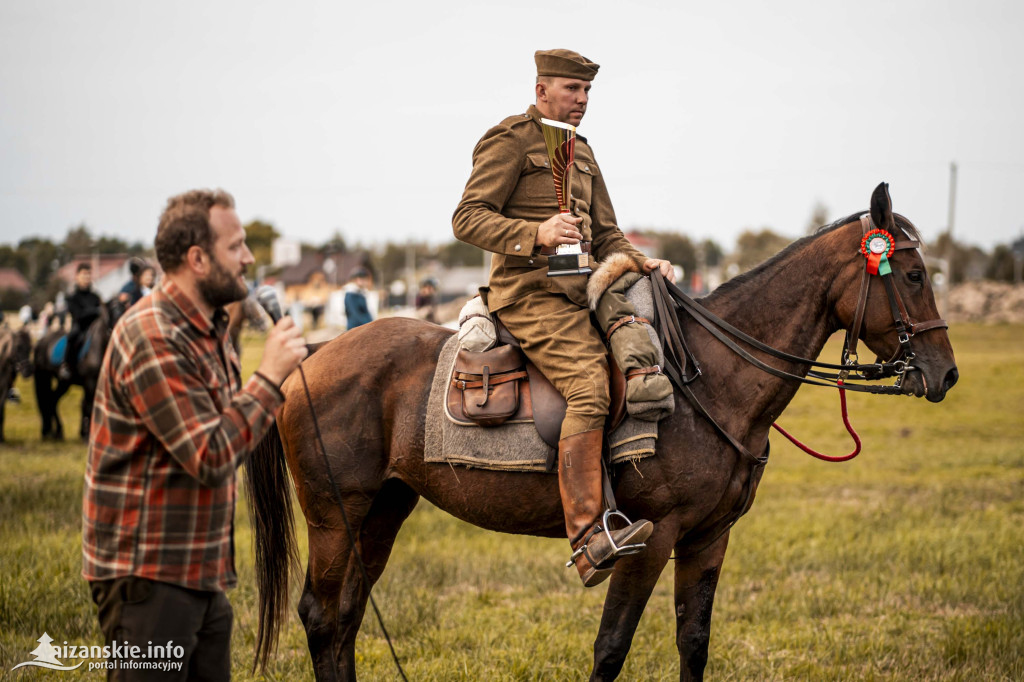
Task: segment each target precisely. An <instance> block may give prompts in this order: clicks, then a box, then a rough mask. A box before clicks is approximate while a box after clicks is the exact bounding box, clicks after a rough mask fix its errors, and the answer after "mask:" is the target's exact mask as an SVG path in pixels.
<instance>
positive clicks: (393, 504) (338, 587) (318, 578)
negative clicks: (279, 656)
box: [299, 480, 419, 680]
mask: <svg viewBox="0 0 1024 682" xmlns="http://www.w3.org/2000/svg"><path fill="white" fill-rule="evenodd" d="M418 500H419V496H418V495H417V494H416V493H414V492H413V491H412V490H411V489H409V488H408V486H406V485H405V484H404V483H401V482H400V481H395V480H392V481H388V482H387V483H385V484H384V486H383V487H382V488H381V490H380V492H378V493H377V495H376V496H375V497H374V498H373V501H372V503H371V504H370V505H369V509H368V510H367V509H366V503H365V502H362V501H358V502H352V503H346V505H345V510H346V513H347V515H348V521H349V524H350V526H351V527H352V529H353V531H354V532H355V533H357V534H358V536H359V549H360V554H361V556H362V559H363V563H364V564H365V567H366V573H367V576H368V577H369V580H370V584H369V585H368V586H367V585H366V582H365V581H364V579H363V574H362V570H361V569H360V567H359V563H358V562H357V560H356V557H355V554H354V553H353V552H352V543H351V541H350V540H349V536H348V532H347V531H346V530H345V527H344V524H343V521H342V520H341V515H340V514H337V515H336V519H332V521H331V525H330V526H326V525H320V526H313V525H310V526H309V566H308V568H307V570H306V584H305V587H304V589H303V591H302V599H301V600H300V601H299V615H300V616H301V618H302V623H303V625H304V626H305V628H306V639H307V642H308V644H309V653H310V656H311V657H312V659H313V667H314V670H315V672H316V677H317V679H318V680H354V679H355V642H356V635H357V634H358V632H359V625H360V623H361V622H362V619H363V614H364V612H365V610H366V602H367V599H368V597H369V592H370V589H371V588H372V587H373V585H374V584H375V583H376V582H377V579H378V578H380V575H381V573H383V572H384V567H385V566H386V565H387V560H388V557H389V556H390V554H391V548H392V546H393V545H394V541H395V536H397V535H398V530H399V529H400V528H401V527H402V523H403V522H404V521H405V519H406V518H408V516H409V514H410V513H411V512H412V510H413V507H415V506H416V502H417V501H418ZM335 520H336V523H335Z"/></svg>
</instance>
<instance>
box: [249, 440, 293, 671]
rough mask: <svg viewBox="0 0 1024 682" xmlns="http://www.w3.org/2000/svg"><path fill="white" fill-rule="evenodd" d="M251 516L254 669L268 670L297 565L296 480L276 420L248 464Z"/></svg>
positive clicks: (286, 608)
mask: <svg viewBox="0 0 1024 682" xmlns="http://www.w3.org/2000/svg"><path fill="white" fill-rule="evenodd" d="M245 483H246V490H247V491H248V502H249V517H250V519H251V523H252V526H253V530H254V532H255V536H256V539H255V547H256V551H255V554H256V556H255V559H256V587H257V590H258V592H259V623H260V625H259V632H258V634H257V636H256V654H255V656H254V658H253V671H254V672H255V670H256V667H257V666H259V668H260V669H261V670H265V669H266V667H267V663H268V662H269V660H270V656H271V654H272V653H273V652H274V650H275V649H276V648H277V639H278V635H279V634H280V631H281V625H282V623H283V622H284V619H285V617H286V615H287V610H288V573H289V569H290V568H291V567H292V566H295V567H298V565H299V555H298V550H297V548H296V544H295V526H294V524H293V521H292V497H291V485H290V483H289V480H288V467H287V465H286V463H285V457H284V447H283V446H282V444H281V434H280V432H279V431H278V428H277V422H276V421H275V422H274V423H273V424H272V425H271V427H270V430H269V431H267V435H265V436H264V437H263V440H261V441H260V442H259V444H258V445H257V446H256V449H255V450H254V451H253V453H252V456H251V457H249V461H248V463H247V464H246V476H245Z"/></svg>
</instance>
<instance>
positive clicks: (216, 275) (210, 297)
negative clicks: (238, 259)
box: [198, 258, 249, 308]
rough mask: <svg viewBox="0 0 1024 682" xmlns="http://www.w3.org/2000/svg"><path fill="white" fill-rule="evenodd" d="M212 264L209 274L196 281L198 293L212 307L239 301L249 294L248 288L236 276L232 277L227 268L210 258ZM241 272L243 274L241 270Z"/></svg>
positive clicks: (243, 271)
mask: <svg viewBox="0 0 1024 682" xmlns="http://www.w3.org/2000/svg"><path fill="white" fill-rule="evenodd" d="M210 264H211V266H212V268H211V270H210V274H209V275H207V276H206V278H205V279H201V280H199V282H198V287H199V295H200V296H202V297H203V298H204V299H205V300H206V302H207V303H208V304H209V305H210V306H211V307H213V308H220V307H222V306H225V305H227V304H228V303H234V302H235V301H241V300H242V299H243V298H245V297H246V296H248V295H249V290H248V289H246V288H245V285H244V284H242V283H241V282H240V281H238V277H232V276H231V273H230V272H228V270H227V268H225V267H224V266H222V265H221V264H220V263H219V262H217V259H216V258H210ZM241 274H245V270H242V273H241Z"/></svg>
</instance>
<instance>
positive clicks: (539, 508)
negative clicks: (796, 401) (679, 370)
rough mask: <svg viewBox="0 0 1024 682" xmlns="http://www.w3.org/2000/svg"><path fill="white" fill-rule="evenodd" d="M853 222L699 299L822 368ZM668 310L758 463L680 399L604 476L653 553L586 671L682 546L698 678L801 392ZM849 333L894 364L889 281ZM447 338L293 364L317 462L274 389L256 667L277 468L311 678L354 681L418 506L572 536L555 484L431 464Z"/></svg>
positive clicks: (908, 388)
mask: <svg viewBox="0 0 1024 682" xmlns="http://www.w3.org/2000/svg"><path fill="white" fill-rule="evenodd" d="M870 215H871V218H872V220H873V221H874V223H875V225H877V226H879V227H883V228H885V229H887V230H888V231H889V232H890V233H891V234H892V235H894V236H895V237H896V239H897V240H900V239H905V240H916V239H917V235H916V231H915V229H914V227H913V225H912V224H911V223H910V222H909V221H908V220H906V219H905V218H903V217H902V216H897V215H895V214H893V213H892V208H891V204H890V202H889V196H888V191H887V189H886V186H885V185H884V184H883V185H880V186H879V187H878V188H877V189H876V190H875V192H874V194H873V195H872V200H871V211H870ZM859 217H860V214H857V215H853V216H850V217H849V218H847V219H844V220H841V221H837V222H836V223H834V224H833V225H831V226H828V227H827V228H823V229H822V230H821V231H819V233H817V234H816V235H813V236H810V237H806V238H803V239H800V240H798V241H796V242H794V243H793V244H791V245H790V246H789V247H787V248H786V249H785V250H783V251H782V252H781V253H779V254H778V255H776V256H775V257H773V258H772V259H770V260H769V261H767V262H765V263H763V264H761V265H760V266H758V267H757V268H755V269H754V270H752V271H750V272H748V273H746V274H744V275H741V276H740V277H737V278H735V279H734V280H732V281H731V282H729V283H727V284H725V285H723V286H721V287H719V288H718V289H717V290H716V291H715V292H713V293H712V294H711V295H710V296H708V297H707V298H705V299H703V305H704V306H705V307H706V308H707V309H709V310H711V311H712V312H714V313H716V314H717V315H719V316H720V317H722V318H725V319H726V320H728V321H731V322H732V323H733V324H734V325H735V326H737V327H739V328H740V329H741V330H742V331H744V332H746V333H748V334H750V335H751V336H753V337H755V338H757V339H760V340H762V341H763V342H765V343H767V344H769V345H770V346H772V347H774V348H776V349H779V350H781V351H784V352H786V353H790V354H792V355H798V356H801V357H804V358H816V357H817V356H818V354H819V353H820V352H821V349H822V347H823V346H824V344H825V342H826V340H827V339H828V338H829V337H830V336H831V335H832V334H833V333H834V332H836V331H838V330H840V329H847V328H849V327H851V326H854V322H853V320H854V319H855V317H857V316H858V312H857V311H858V305H857V303H858V299H859V298H860V297H859V285H860V282H861V276H862V273H863V272H864V269H865V257H864V256H862V255H861V253H860V247H861V238H862V236H863V229H862V224H861V221H860V219H859ZM889 261H890V263H891V264H892V269H893V274H892V276H891V277H892V280H893V284H894V286H895V288H896V291H897V292H898V294H899V296H900V297H901V299H902V301H903V304H904V307H905V308H906V312H907V314H908V315H909V317H910V318H911V320H915V321H918V322H920V321H922V320H927V321H929V322H933V321H934V318H937V317H938V315H937V310H936V307H935V300H934V297H933V294H932V289H931V285H930V283H929V281H928V278H927V275H926V273H925V269H924V263H923V261H922V259H921V256H920V254H919V253H918V250H917V249H913V248H907V249H903V250H898V251H896V252H895V253H894V254H893V255H892V256H891V258H890V259H889ZM673 314H675V315H677V317H678V319H679V323H680V325H681V327H682V329H683V331H684V333H685V336H686V338H687V339H688V340H689V346H690V348H691V350H692V351H693V354H694V356H695V358H696V360H697V361H698V362H699V363H700V365H701V367H702V368H703V376H702V377H701V378H699V379H698V380H696V381H694V382H692V383H691V384H689V386H690V388H691V389H692V391H693V393H694V394H696V396H697V398H698V399H699V400H700V402H701V403H702V404H703V405H704V407H706V408H707V410H708V411H709V412H710V414H711V415H712V416H713V417H714V418H715V419H716V420H717V422H718V424H719V425H720V426H721V427H722V428H723V430H724V431H725V432H727V433H728V434H730V435H731V436H732V437H733V438H735V439H736V440H737V441H738V442H739V444H741V445H742V446H743V447H744V448H745V449H746V450H748V451H749V452H750V453H754V454H755V455H761V460H760V461H759V458H757V457H751V456H747V455H743V454H741V453H740V452H739V450H738V449H737V448H735V447H733V446H732V445H730V444H729V442H728V441H726V440H725V439H723V437H722V436H721V435H720V433H719V432H718V431H717V430H716V429H715V428H714V427H713V426H712V425H711V424H710V422H709V421H708V420H706V419H705V418H703V417H702V416H700V415H699V414H698V413H697V412H695V410H694V408H693V407H692V405H691V403H689V402H687V401H686V400H685V399H684V398H683V397H682V396H681V395H680V394H679V393H678V392H677V393H676V409H675V413H674V414H673V415H672V416H671V417H669V418H668V419H665V420H664V421H662V422H661V424H660V434H659V438H658V445H657V454H656V456H654V457H651V458H648V459H644V460H641V461H639V462H636V464H635V466H634V465H633V464H632V463H630V464H629V465H628V466H627V465H625V464H623V465H619V466H618V467H616V468H615V469H616V470H615V472H614V473H615V477H614V478H615V483H614V485H615V495H616V498H617V500H618V504H619V507H620V509H622V510H623V511H624V512H625V513H626V514H627V515H628V516H629V517H631V518H646V519H650V520H652V521H654V522H655V530H654V533H653V535H652V536H651V538H650V539H649V540H648V542H647V549H646V550H645V551H644V552H642V553H640V554H636V555H633V556H627V557H625V558H623V559H621V560H619V562H618V563H617V564H616V565H615V570H614V573H613V574H612V577H611V579H610V584H609V587H608V591H607V594H606V597H605V607H604V613H603V617H602V620H601V626H600V630H599V632H598V634H597V638H596V640H595V642H594V664H593V670H592V673H591V679H592V680H608V679H614V678H615V677H616V676H617V675H618V674H619V671H620V670H621V668H622V665H623V663H624V661H625V659H626V655H627V653H628V651H629V648H630V644H631V642H632V638H633V634H634V631H635V630H636V626H637V624H638V622H639V620H640V616H641V614H642V613H643V611H644V608H645V606H646V604H647V601H648V599H649V598H650V595H651V593H652V591H653V589H654V586H655V584H656V582H657V580H658V577H659V576H660V574H661V572H662V570H663V569H664V567H665V565H666V563H667V562H668V559H669V557H670V556H672V555H673V553H674V559H675V561H674V570H675V614H676V647H677V649H678V652H679V657H680V678H681V679H684V680H690V679H701V678H702V677H703V671H704V667H705V664H706V661H707V655H708V639H709V636H710V625H711V611H712V604H713V602H714V595H715V590H716V587H717V583H718V576H719V571H720V569H721V566H722V561H723V558H724V556H725V550H726V545H727V544H728V541H729V532H728V529H729V528H730V527H731V525H732V524H733V523H734V522H735V521H736V519H737V518H738V517H739V515H741V514H742V513H743V512H745V511H746V510H747V509H748V508H749V507H750V505H751V504H752V503H753V498H754V493H755V491H756V488H757V484H758V481H759V480H760V478H761V473H762V472H763V458H766V457H767V450H768V432H769V428H770V426H771V424H772V422H774V421H775V419H776V418H777V417H778V416H779V415H780V414H781V413H782V411H783V409H784V408H785V407H786V406H787V405H788V404H789V402H790V401H791V400H792V398H793V396H794V395H795V394H796V391H797V388H798V387H799V383H798V382H796V381H793V380H790V379H786V378H782V377H778V376H774V375H771V374H766V373H763V372H762V371H761V370H759V369H757V368H755V367H754V366H752V365H751V364H748V363H747V362H746V361H745V360H743V359H741V358H740V357H739V356H737V355H736V354H734V352H733V351H731V350H730V349H728V348H727V347H726V346H724V345H722V344H721V343H720V342H718V341H717V340H716V339H714V338H713V337H712V336H711V335H710V333H709V332H708V331H706V330H705V329H704V328H703V327H701V326H699V325H698V324H697V323H696V322H695V321H694V320H693V319H692V318H691V317H689V316H688V315H684V314H681V313H673ZM920 329H922V330H924V329H927V330H928V331H927V333H924V332H923V331H922V333H921V334H920V335H918V336H915V337H914V338H912V339H910V341H909V342H910V344H911V346H912V351H913V353H914V354H915V355H914V357H913V359H912V360H911V361H910V367H909V368H908V371H907V372H906V374H905V376H904V379H903V381H902V384H901V387H902V389H903V391H904V392H905V393H907V394H912V395H916V396H926V397H927V398H928V400H930V401H940V400H942V399H943V397H944V396H945V394H946V391H947V390H948V389H949V388H950V387H951V386H952V385H953V384H954V383H955V382H956V380H957V370H956V365H955V362H954V359H953V351H952V347H951V346H950V343H949V338H948V336H947V334H946V331H945V329H944V328H943V325H938V324H923V325H921V327H920ZM913 331H914V327H911V331H910V333H911V334H912V333H913ZM857 332H858V333H856V334H854V336H859V337H860V338H861V339H862V340H863V342H864V343H865V344H866V345H867V346H868V347H869V348H870V349H871V350H872V351H874V352H875V353H877V354H878V355H879V356H883V357H894V355H895V354H896V353H897V351H898V350H900V346H901V344H900V340H899V339H898V337H900V336H901V334H899V333H898V330H897V325H896V323H895V321H894V318H893V315H892V313H891V309H890V306H889V301H888V300H887V296H886V292H885V291H884V290H883V288H882V287H881V286H880V285H877V284H876V285H875V286H873V287H870V288H869V289H868V290H867V292H866V306H865V309H864V315H863V324H862V325H861V326H859V328H858V330H857ZM450 334H451V332H450V331H448V330H445V329H442V328H440V327H437V326H434V325H429V324H425V323H422V322H418V321H414V320H402V319H395V318H392V319H384V320H380V321H377V322H375V323H373V324H370V325H366V326H363V327H359V328H357V329H355V330H353V331H350V332H349V333H347V334H344V335H342V336H341V337H339V338H338V339H336V340H334V341H332V342H330V343H328V344H327V345H325V346H323V347H322V348H321V349H319V350H318V351H317V352H316V354H314V355H312V356H310V357H309V358H308V359H307V360H306V361H305V362H304V363H303V366H304V368H305V376H306V377H307V378H308V382H309V391H310V395H311V397H312V403H313V405H314V406H315V409H316V412H317V414H318V417H319V424H320V425H321V426H322V427H323V429H324V432H323V439H324V444H325V446H326V451H327V452H326V456H327V457H328V458H329V460H328V461H329V464H327V465H325V459H324V457H325V455H323V454H321V452H320V450H319V445H318V444H317V441H316V439H315V437H314V434H315V429H314V423H313V418H312V417H311V410H310V406H309V405H308V404H307V402H306V396H305V392H304V386H303V384H302V381H301V377H300V376H297V375H296V374H293V375H292V376H291V377H290V378H289V379H288V380H287V381H286V382H285V384H284V386H283V388H282V390H283V391H284V393H285V395H286V397H287V400H286V402H285V405H284V407H283V408H282V410H281V412H280V414H279V416H278V420H277V428H276V429H272V430H271V432H270V433H269V434H268V435H267V437H266V438H265V439H264V441H263V442H262V443H261V445H260V451H258V452H256V453H255V454H254V456H253V457H252V458H251V459H250V460H249V463H248V465H247V466H248V476H247V477H246V478H247V485H248V491H249V500H250V505H251V512H252V515H253V523H254V527H255V533H256V572H257V581H258V586H259V590H260V631H259V635H258V644H257V652H256V654H257V660H258V661H259V662H261V663H262V664H263V665H264V666H265V665H266V663H267V660H268V658H269V656H270V652H271V649H272V648H273V646H274V645H275V642H276V637H277V632H278V629H279V627H280V623H281V620H282V619H283V618H284V616H285V613H286V608H287V588H288V568H289V565H290V564H289V560H290V558H291V557H292V556H294V553H295V544H294V541H295V540H294V537H293V536H292V532H293V530H292V524H291V509H290V491H289V489H288V472H287V470H286V469H285V462H284V460H285V458H287V467H288V468H289V469H290V470H291V475H292V478H293V479H294V482H295V488H296V492H297V495H298V500H299V503H300V505H301V506H302V511H303V513H304V514H305V516H306V519H307V521H308V533H309V560H308V564H307V568H306V581H305V587H304V590H303V593H302V597H301V600H300V603H299V614H300V616H301V618H302V622H303V624H304V626H305V629H306V636H307V641H308V645H309V650H310V654H311V656H312V659H313V665H314V669H315V671H316V676H317V678H318V679H320V680H352V679H354V678H355V641H356V634H357V631H358V629H359V626H360V624H361V622H362V618H363V614H364V610H365V607H366V603H367V597H368V594H369V591H370V589H371V587H372V585H373V583H375V582H376V580H377V579H378V578H379V577H380V575H381V573H382V572H383V571H384V567H385V565H386V564H387V560H388V556H389V555H390V552H391V549H392V545H393V543H394V540H395V537H396V535H397V534H398V530H399V528H400V527H401V525H402V523H403V521H404V520H405V519H406V518H407V517H408V515H409V514H410V513H411V512H412V510H413V507H415V506H416V503H417V501H418V500H419V498H420V496H423V497H425V498H427V499H428V500H430V502H432V503H433V504H434V505H436V506H437V507H439V508H441V509H443V510H445V511H447V512H449V513H451V514H452V515H454V516H456V517H458V518H460V519H463V520H465V521H468V522H470V523H473V524H475V525H477V526H480V527H482V528H487V529H490V530H496V531H503V532H507V533H518V534H531V535H538V536H547V537H565V535H564V534H565V526H564V517H563V514H562V508H561V500H560V497H559V494H558V480H557V477H556V476H554V475H550V474H543V473H507V472H500V471H487V470H482V469H464V468H461V467H460V468H459V469H458V470H456V469H455V468H454V467H451V466H448V465H445V464H428V463H425V462H424V461H423V448H424V428H425V420H426V405H427V399H428V396H429V393H430V386H431V380H432V377H433V374H434V369H435V365H436V362H437V357H438V355H439V353H440V351H441V347H442V345H443V344H444V343H445V342H446V341H447V340H448V339H449V337H450ZM752 353H753V354H754V355H756V356H757V357H758V358H759V359H761V360H763V361H765V362H767V363H769V364H773V365H774V366H776V367H778V368H780V369H784V370H786V371H788V372H791V373H795V374H798V375H801V376H803V375H806V373H807V371H808V368H807V367H806V366H805V365H803V364H802V363H794V362H789V361H780V360H773V359H772V358H770V357H769V356H768V355H766V354H765V353H762V352H760V351H752ZM880 399H881V398H880ZM327 466H329V467H330V469H329V471H328V469H327V468H326V467H327ZM332 476H333V479H335V480H336V481H337V485H338V487H339V488H340V496H341V498H342V504H343V505H344V509H345V512H346V514H347V520H348V522H350V523H351V526H352V528H353V529H354V535H355V538H356V543H357V545H358V550H359V552H360V553H361V555H362V557H363V560H364V562H365V565H366V570H367V573H368V578H369V584H366V582H365V581H364V578H363V574H362V572H361V571H360V569H359V565H358V563H356V561H355V559H354V555H353V546H352V542H351V541H350V539H349V535H348V534H347V533H346V531H345V523H344V520H343V518H342V515H341V511H340V510H339V508H338V506H337V502H336V499H335V497H334V494H333V493H332V487H331V484H330V482H331V480H332ZM568 553H569V548H568V546H566V555H568ZM552 570H556V569H555V567H552Z"/></svg>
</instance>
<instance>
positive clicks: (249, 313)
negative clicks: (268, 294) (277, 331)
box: [224, 296, 267, 357]
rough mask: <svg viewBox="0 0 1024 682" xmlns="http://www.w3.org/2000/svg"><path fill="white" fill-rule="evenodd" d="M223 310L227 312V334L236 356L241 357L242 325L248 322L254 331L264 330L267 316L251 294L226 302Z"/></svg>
mask: <svg viewBox="0 0 1024 682" xmlns="http://www.w3.org/2000/svg"><path fill="white" fill-rule="evenodd" d="M224 310H225V311H227V314H228V336H229V337H230V338H231V345H233V346H234V347H235V352H236V353H237V354H238V357H242V326H243V325H244V324H245V323H246V322H248V323H249V325H250V326H251V327H252V328H253V329H255V330H256V331H259V332H263V331H266V330H267V317H266V315H264V314H263V309H262V308H260V304H259V303H257V302H256V301H254V300H253V298H252V296H248V297H246V298H243V299H242V300H241V301H235V302H234V303H228V304H227V305H226V306H224Z"/></svg>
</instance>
